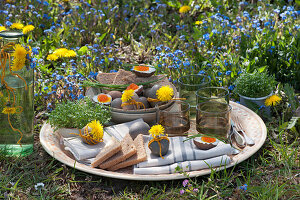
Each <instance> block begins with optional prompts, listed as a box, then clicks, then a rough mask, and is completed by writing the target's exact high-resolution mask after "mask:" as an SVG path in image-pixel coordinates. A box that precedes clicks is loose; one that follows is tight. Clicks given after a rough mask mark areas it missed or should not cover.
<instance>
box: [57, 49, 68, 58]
mask: <svg viewBox="0 0 300 200" xmlns="http://www.w3.org/2000/svg"><path fill="white" fill-rule="evenodd" d="M68 51H69V50H68V49H66V48H59V49H56V50H55V51H54V52H53V54H55V55H57V56H58V57H59V58H61V57H66V54H67V53H68Z"/></svg>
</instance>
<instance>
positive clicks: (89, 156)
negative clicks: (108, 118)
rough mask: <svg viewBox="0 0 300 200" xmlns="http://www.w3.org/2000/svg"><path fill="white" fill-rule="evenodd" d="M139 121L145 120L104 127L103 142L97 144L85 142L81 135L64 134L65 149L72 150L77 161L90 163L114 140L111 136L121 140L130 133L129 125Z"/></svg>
mask: <svg viewBox="0 0 300 200" xmlns="http://www.w3.org/2000/svg"><path fill="white" fill-rule="evenodd" d="M138 121H141V122H144V121H143V119H142V118H140V119H137V120H134V121H131V122H126V123H123V124H118V125H114V126H109V127H106V128H104V135H103V142H100V143H98V144H95V145H89V144H86V143H84V142H83V141H82V139H81V138H80V137H79V136H74V137H70V136H69V135H67V137H64V135H62V137H64V138H63V142H64V146H65V150H68V151H70V152H71V153H72V154H73V155H74V157H75V159H76V160H77V161H79V162H81V163H84V164H90V163H92V161H93V159H94V158H95V157H96V156H97V155H98V154H99V153H100V151H101V150H102V149H103V148H104V147H105V146H106V145H110V143H111V141H112V140H111V137H115V138H116V139H117V140H119V141H121V140H122V139H123V137H124V136H125V135H126V134H127V133H129V127H130V126H131V125H132V124H133V123H135V122H138Z"/></svg>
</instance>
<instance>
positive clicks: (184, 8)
mask: <svg viewBox="0 0 300 200" xmlns="http://www.w3.org/2000/svg"><path fill="white" fill-rule="evenodd" d="M190 10H191V7H190V6H181V7H180V9H179V12H180V13H187V12H189V11H190Z"/></svg>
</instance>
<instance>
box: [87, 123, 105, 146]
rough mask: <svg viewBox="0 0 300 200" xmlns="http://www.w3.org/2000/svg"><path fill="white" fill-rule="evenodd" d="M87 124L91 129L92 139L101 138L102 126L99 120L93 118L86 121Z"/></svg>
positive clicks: (98, 139)
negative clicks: (90, 120) (88, 121)
mask: <svg viewBox="0 0 300 200" xmlns="http://www.w3.org/2000/svg"><path fill="white" fill-rule="evenodd" d="M87 126H88V127H90V128H91V129H92V130H91V132H90V135H91V136H92V139H94V140H96V141H100V140H101V139H102V138H103V126H102V125H101V124H100V122H99V121H97V120H94V121H92V122H90V123H88V124H87Z"/></svg>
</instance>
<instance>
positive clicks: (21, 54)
mask: <svg viewBox="0 0 300 200" xmlns="http://www.w3.org/2000/svg"><path fill="white" fill-rule="evenodd" d="M14 50H15V51H14V52H13V53H12V56H13V63H12V66H11V70H12V71H19V70H21V69H22V68H23V67H24V66H25V61H26V55H27V51H26V49H25V48H24V47H23V46H22V45H20V44H16V45H15V46H14Z"/></svg>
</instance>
